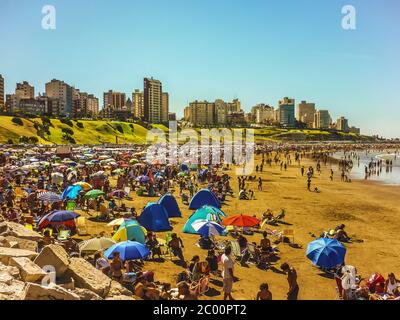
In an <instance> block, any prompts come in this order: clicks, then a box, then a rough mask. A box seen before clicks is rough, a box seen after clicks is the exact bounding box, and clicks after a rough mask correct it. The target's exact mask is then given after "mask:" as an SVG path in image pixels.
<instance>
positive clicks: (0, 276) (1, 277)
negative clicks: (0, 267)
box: [0, 271, 14, 286]
mask: <svg viewBox="0 0 400 320" xmlns="http://www.w3.org/2000/svg"><path fill="white" fill-rule="evenodd" d="M13 280H14V277H13V276H12V275H11V274H9V273H8V272H6V271H0V282H3V283H5V284H6V285H8V286H9V285H10V284H11V282H12V281H13Z"/></svg>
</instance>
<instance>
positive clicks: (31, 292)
mask: <svg viewBox="0 0 400 320" xmlns="http://www.w3.org/2000/svg"><path fill="white" fill-rule="evenodd" d="M21 299H22V300H80V297H79V296H78V295H77V294H76V293H74V292H72V291H69V290H66V289H64V288H62V287H60V286H58V285H56V284H53V283H50V284H49V285H48V286H41V285H39V284H36V283H27V285H26V287H25V290H24V292H23V294H22V296H21Z"/></svg>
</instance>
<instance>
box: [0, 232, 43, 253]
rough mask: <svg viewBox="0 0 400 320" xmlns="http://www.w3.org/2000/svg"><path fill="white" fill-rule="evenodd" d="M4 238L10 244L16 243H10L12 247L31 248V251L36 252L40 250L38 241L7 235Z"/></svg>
mask: <svg viewBox="0 0 400 320" xmlns="http://www.w3.org/2000/svg"><path fill="white" fill-rule="evenodd" d="M4 240H5V241H6V242H7V243H9V244H10V243H15V245H14V246H11V245H10V247H12V248H18V249H24V250H30V251H35V252H37V251H38V243H37V241H33V240H28V239H23V238H17V237H14V236H6V237H4Z"/></svg>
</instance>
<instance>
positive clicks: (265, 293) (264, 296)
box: [256, 282, 272, 300]
mask: <svg viewBox="0 0 400 320" xmlns="http://www.w3.org/2000/svg"><path fill="white" fill-rule="evenodd" d="M256 300H272V293H271V291H269V289H268V283H266V282H265V283H262V284H261V285H260V291H259V292H258V293H257V297H256Z"/></svg>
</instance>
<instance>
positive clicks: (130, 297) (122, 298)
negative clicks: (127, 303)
mask: <svg viewBox="0 0 400 320" xmlns="http://www.w3.org/2000/svg"><path fill="white" fill-rule="evenodd" d="M106 300H136V299H135V298H134V297H133V296H123V295H121V296H113V297H109V298H106Z"/></svg>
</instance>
